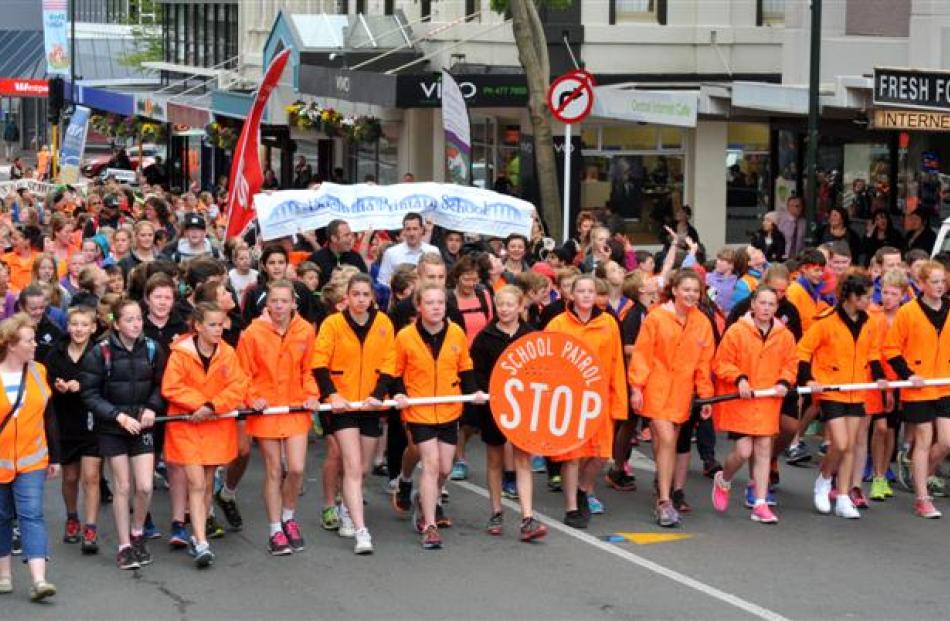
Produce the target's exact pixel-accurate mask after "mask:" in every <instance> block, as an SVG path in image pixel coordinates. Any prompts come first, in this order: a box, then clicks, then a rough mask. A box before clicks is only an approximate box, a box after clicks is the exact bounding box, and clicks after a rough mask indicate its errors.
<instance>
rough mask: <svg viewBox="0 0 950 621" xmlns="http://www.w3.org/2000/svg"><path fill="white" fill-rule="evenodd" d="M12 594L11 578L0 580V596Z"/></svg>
mask: <svg viewBox="0 0 950 621" xmlns="http://www.w3.org/2000/svg"><path fill="white" fill-rule="evenodd" d="M7 593H13V580H12V579H11V578H0V595H6V594H7Z"/></svg>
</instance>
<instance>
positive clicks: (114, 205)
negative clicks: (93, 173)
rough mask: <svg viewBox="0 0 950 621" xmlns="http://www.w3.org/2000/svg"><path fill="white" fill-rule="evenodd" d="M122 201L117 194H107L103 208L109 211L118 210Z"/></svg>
mask: <svg viewBox="0 0 950 621" xmlns="http://www.w3.org/2000/svg"><path fill="white" fill-rule="evenodd" d="M121 203H122V201H120V200H119V197H118V196H116V195H115V194H106V195H105V196H103V197H102V206H103V207H106V208H108V209H118V208H119V205H120V204H121Z"/></svg>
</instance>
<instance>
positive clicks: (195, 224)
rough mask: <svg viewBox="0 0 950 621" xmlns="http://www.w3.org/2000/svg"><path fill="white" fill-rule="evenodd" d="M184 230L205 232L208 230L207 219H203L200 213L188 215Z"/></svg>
mask: <svg viewBox="0 0 950 621" xmlns="http://www.w3.org/2000/svg"><path fill="white" fill-rule="evenodd" d="M183 228H185V229H201V230H204V229H205V228H206V227H205V219H204V218H202V217H201V214H200V213H186V214H185V223H184V227H183Z"/></svg>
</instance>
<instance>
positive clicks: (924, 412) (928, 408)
mask: <svg viewBox="0 0 950 621" xmlns="http://www.w3.org/2000/svg"><path fill="white" fill-rule="evenodd" d="M901 408H902V410H903V415H902V418H903V420H904V421H905V422H908V423H914V424H920V423H930V422H933V420H934V419H936V418H950V397H943V398H942V399H937V400H935V401H904V402H903V403H902V404H901Z"/></svg>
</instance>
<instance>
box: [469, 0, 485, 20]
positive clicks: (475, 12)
mask: <svg viewBox="0 0 950 621" xmlns="http://www.w3.org/2000/svg"><path fill="white" fill-rule="evenodd" d="M481 4H482V3H481V0H465V21H469V22H474V21H481V17H482V16H481V10H482V6H481Z"/></svg>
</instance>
